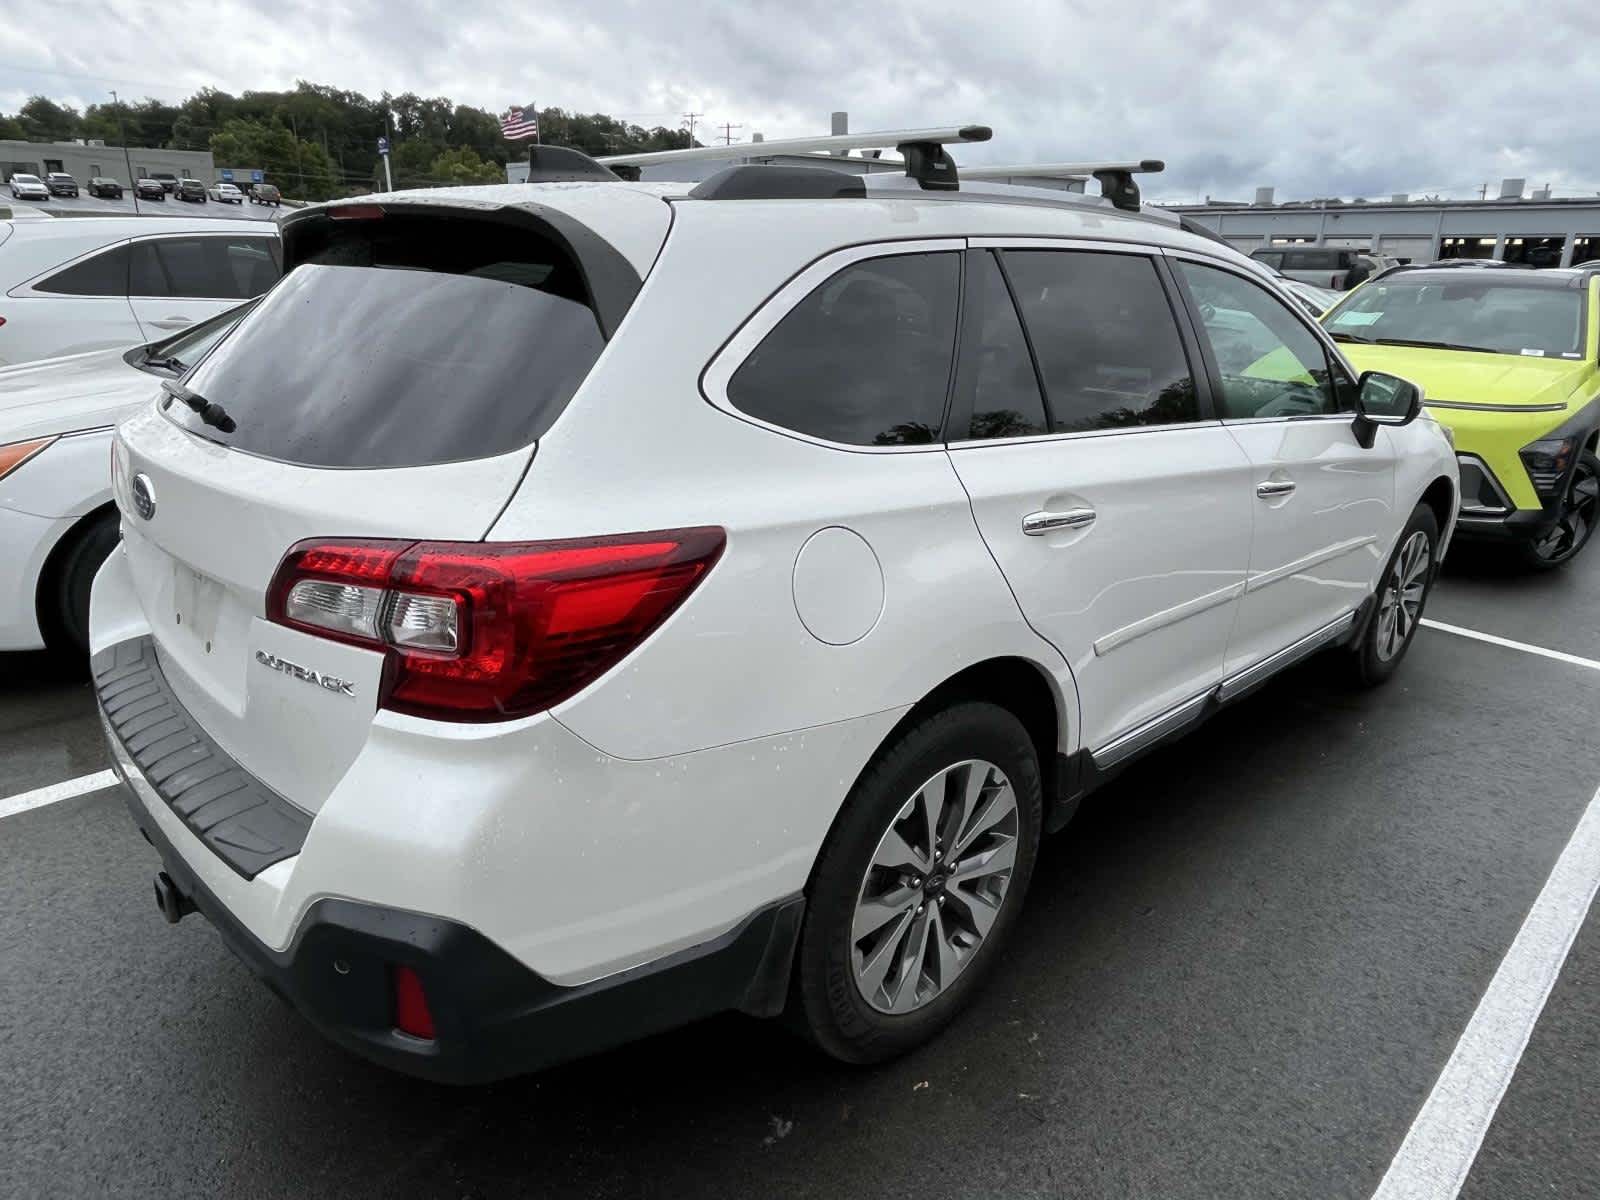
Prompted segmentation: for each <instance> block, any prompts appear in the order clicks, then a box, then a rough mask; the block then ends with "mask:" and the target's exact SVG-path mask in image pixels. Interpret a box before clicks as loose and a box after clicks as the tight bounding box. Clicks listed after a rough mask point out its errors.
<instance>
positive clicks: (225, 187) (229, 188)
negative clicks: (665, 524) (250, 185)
mask: <svg viewBox="0 0 1600 1200" xmlns="http://www.w3.org/2000/svg"><path fill="white" fill-rule="evenodd" d="M209 195H210V196H211V198H212V199H213V200H216V201H218V202H219V203H221V204H243V203H244V193H243V192H241V191H240V190H239V189H238V188H236V187H234V186H233V184H231V183H227V182H224V181H223V180H220V179H219V180H217V182H216V183H213V184H212V185H211V187H210V189H209Z"/></svg>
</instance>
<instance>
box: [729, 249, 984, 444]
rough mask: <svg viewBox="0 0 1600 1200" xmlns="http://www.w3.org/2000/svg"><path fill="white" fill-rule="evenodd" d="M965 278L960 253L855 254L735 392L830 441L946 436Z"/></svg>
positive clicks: (753, 363)
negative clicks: (959, 300) (959, 297)
mask: <svg viewBox="0 0 1600 1200" xmlns="http://www.w3.org/2000/svg"><path fill="white" fill-rule="evenodd" d="M960 280H961V260H960V256H959V255H958V254H956V253H954V252H948V253H947V252H940V253H936V254H902V255H896V256H894V257H890V258H873V259H867V260H866V261H863V262H858V263H852V264H851V265H850V266H848V267H845V268H843V269H842V270H840V271H839V272H838V273H837V274H835V275H833V276H831V277H830V278H829V279H828V280H826V281H825V282H824V283H822V284H820V285H818V287H817V288H816V290H815V291H813V292H812V293H811V294H810V295H808V296H807V297H806V298H805V299H804V300H802V301H800V303H799V304H797V305H796V306H795V307H794V308H793V309H791V310H790V311H789V312H788V314H786V315H785V316H784V318H783V320H781V321H779V322H778V324H777V325H776V326H774V327H773V329H772V330H771V331H770V332H769V333H768V334H767V336H766V337H764V338H763V339H762V340H761V344H760V345H759V346H757V347H756V348H755V350H753V351H752V352H751V354H750V357H749V358H747V359H745V361H744V362H743V363H742V364H740V366H739V369H738V370H737V371H735V372H734V373H733V378H731V379H730V380H729V381H728V399H729V401H730V402H731V403H732V404H733V406H734V407H735V408H737V409H738V410H739V411H740V412H743V413H748V414H749V415H750V416H752V417H756V418H758V419H759V420H762V421H768V422H771V423H772V424H773V425H779V426H782V427H783V428H785V429H792V430H794V431H795V432H797V433H804V434H808V435H810V436H811V437H816V438H823V439H825V440H827V441H830V442H843V443H846V444H848V445H853V446H898V445H909V444H917V443H927V442H935V441H938V440H939V437H940V432H941V430H940V427H941V426H942V425H943V423H944V404H945V394H946V392H947V391H948V389H949V386H950V364H951V359H952V357H953V356H954V353H955V328H956V297H957V292H958V291H959V288H960Z"/></svg>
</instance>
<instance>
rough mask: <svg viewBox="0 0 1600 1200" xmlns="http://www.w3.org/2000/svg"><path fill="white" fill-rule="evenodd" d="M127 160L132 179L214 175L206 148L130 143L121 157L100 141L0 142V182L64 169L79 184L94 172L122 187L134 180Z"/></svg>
mask: <svg viewBox="0 0 1600 1200" xmlns="http://www.w3.org/2000/svg"><path fill="white" fill-rule="evenodd" d="M130 160H131V161H132V164H133V174H134V179H140V178H144V177H147V176H149V175H150V174H152V173H153V172H158V171H159V172H162V173H164V174H168V175H174V176H176V177H177V178H179V179H202V180H204V181H205V182H207V183H210V182H211V180H213V179H214V178H216V176H215V175H214V174H213V173H212V161H211V151H209V150H149V149H146V148H145V147H143V146H134V147H132V148H130V149H129V150H128V152H127V155H126V157H124V155H123V150H122V147H121V146H107V145H106V144H104V143H103V142H99V143H97V142H92V141H91V142H81V141H80V142H16V141H0V181H4V180H8V179H10V178H11V177H12V176H13V175H16V174H19V173H20V174H23V175H37V176H39V177H40V178H41V179H42V178H43V177H44V176H45V175H46V174H47V173H48V172H51V171H65V172H66V173H67V174H68V175H71V176H72V177H73V178H74V179H76V180H77V181H78V182H79V183H80V184H84V183H87V182H89V180H91V179H93V178H95V177H96V176H97V175H98V176H103V177H105V178H109V179H116V180H120V181H121V182H122V184H123V186H125V187H131V186H132V185H133V182H134V180H133V179H128V178H127V174H128V163H129V161H130Z"/></svg>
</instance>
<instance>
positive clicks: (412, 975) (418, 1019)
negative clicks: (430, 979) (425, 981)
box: [389, 966, 433, 1042]
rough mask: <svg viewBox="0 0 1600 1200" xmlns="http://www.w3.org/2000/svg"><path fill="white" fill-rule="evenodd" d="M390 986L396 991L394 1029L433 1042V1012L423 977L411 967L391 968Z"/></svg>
mask: <svg viewBox="0 0 1600 1200" xmlns="http://www.w3.org/2000/svg"><path fill="white" fill-rule="evenodd" d="M389 980H390V986H391V988H392V989H393V991H394V1027H395V1028H396V1029H398V1030H399V1031H400V1032H401V1033H409V1034H410V1035H411V1036H412V1037H419V1038H426V1039H427V1040H428V1041H430V1042H431V1041H433V1010H432V1009H431V1008H429V1007H428V993H427V992H426V991H424V990H423V987H422V976H420V975H418V974H417V973H416V971H415V970H413V969H412V968H411V967H400V966H395V967H390V968H389Z"/></svg>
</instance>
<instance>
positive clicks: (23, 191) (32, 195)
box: [10, 175, 50, 200]
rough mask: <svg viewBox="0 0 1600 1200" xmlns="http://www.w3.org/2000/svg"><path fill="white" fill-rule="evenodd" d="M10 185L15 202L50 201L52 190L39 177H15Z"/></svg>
mask: <svg viewBox="0 0 1600 1200" xmlns="http://www.w3.org/2000/svg"><path fill="white" fill-rule="evenodd" d="M10 183H11V198H12V199H13V200H48V199H50V189H49V188H48V187H46V186H45V183H44V180H42V179H40V178H39V177H38V176H37V175H13V176H12V177H11V180H10Z"/></svg>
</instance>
